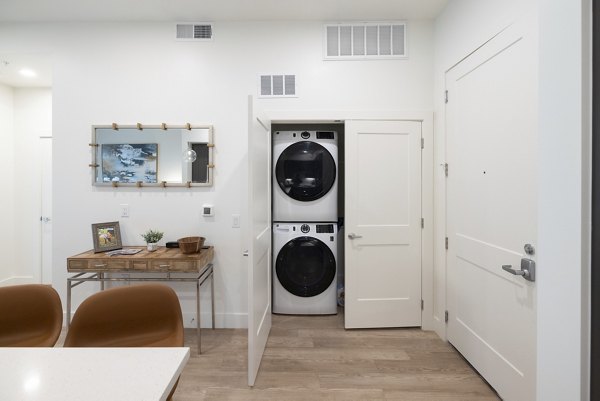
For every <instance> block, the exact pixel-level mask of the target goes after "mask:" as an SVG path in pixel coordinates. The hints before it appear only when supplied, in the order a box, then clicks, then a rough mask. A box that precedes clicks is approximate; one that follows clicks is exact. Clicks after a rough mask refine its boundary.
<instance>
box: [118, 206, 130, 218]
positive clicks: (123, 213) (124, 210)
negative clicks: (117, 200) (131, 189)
mask: <svg viewBox="0 0 600 401" xmlns="http://www.w3.org/2000/svg"><path fill="white" fill-rule="evenodd" d="M120 206H121V217H129V205H128V204H126V203H124V204H121V205H120Z"/></svg>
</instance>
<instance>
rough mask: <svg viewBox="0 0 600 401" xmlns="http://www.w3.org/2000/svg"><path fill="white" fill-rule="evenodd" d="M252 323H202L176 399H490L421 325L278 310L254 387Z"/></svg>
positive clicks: (189, 342)
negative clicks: (375, 324) (365, 326)
mask: <svg viewBox="0 0 600 401" xmlns="http://www.w3.org/2000/svg"><path fill="white" fill-rule="evenodd" d="M246 334H247V331H246V330H233V329H219V330H214V331H212V330H203V332H202V348H203V354H202V355H197V353H196V337H195V331H194V330H186V346H189V347H190V348H191V358H190V360H189V362H188V364H187V366H186V368H185V370H184V372H183V374H182V376H181V380H180V381H179V386H178V388H177V391H176V392H175V395H174V397H173V399H174V401H192V400H193V401H216V400H232V401H234V400H235V401H238V400H239V401H242V400H243V401H253V400H256V401H258V400H260V401H270V400H273V401H275V400H277V401H285V400H290V401H303V400H308V401H317V400H328V401H370V400H385V401H392V400H394V401H400V400H401V401H488V400H489V401H491V400H495V401H497V400H500V398H498V396H497V395H496V394H495V393H494V392H493V390H492V389H491V388H490V387H489V386H488V385H487V384H486V383H485V381H483V380H482V379H481V378H480V377H479V376H478V375H477V373H476V372H475V371H474V370H473V369H472V368H471V367H470V366H469V365H468V364H467V363H466V362H465V361H464V360H463V359H462V358H461V356H460V355H459V354H458V353H457V352H456V351H455V350H454V349H453V348H452V347H451V346H450V345H448V344H446V343H444V342H443V341H441V340H440V339H439V338H438V337H437V335H435V334H434V333H431V332H423V331H421V330H420V329H383V330H349V331H346V330H344V328H343V315H342V314H338V315H337V316H278V315H273V328H272V330H271V336H270V338H269V342H268V344H267V349H266V350H265V355H264V358H263V361H262V364H261V367H260V372H259V376H258V379H257V381H256V385H255V387H254V388H248V386H247V385H246V383H247V379H246V375H247V373H246V367H247V342H246Z"/></svg>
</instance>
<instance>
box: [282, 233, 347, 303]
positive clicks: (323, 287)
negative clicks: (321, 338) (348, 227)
mask: <svg viewBox="0 0 600 401" xmlns="http://www.w3.org/2000/svg"><path fill="white" fill-rule="evenodd" d="M337 240H338V238H337V223H275V224H273V313H281V314H290V315H296V314H297V315H330V314H336V313H337V250H338V247H337Z"/></svg>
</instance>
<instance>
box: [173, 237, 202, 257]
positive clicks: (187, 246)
mask: <svg viewBox="0 0 600 401" xmlns="http://www.w3.org/2000/svg"><path fill="white" fill-rule="evenodd" d="M205 239H206V238H204V237H184V238H179V239H178V240H177V243H178V244H179V249H180V250H181V253H185V254H190V253H198V252H200V249H201V248H202V246H203V245H204V240H205Z"/></svg>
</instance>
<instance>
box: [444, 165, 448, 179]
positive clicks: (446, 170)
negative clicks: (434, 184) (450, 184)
mask: <svg viewBox="0 0 600 401" xmlns="http://www.w3.org/2000/svg"><path fill="white" fill-rule="evenodd" d="M444 174H446V177H448V163H444Z"/></svg>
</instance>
